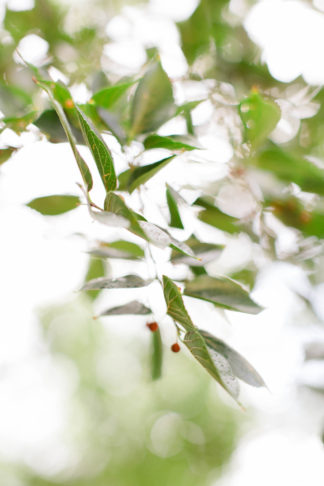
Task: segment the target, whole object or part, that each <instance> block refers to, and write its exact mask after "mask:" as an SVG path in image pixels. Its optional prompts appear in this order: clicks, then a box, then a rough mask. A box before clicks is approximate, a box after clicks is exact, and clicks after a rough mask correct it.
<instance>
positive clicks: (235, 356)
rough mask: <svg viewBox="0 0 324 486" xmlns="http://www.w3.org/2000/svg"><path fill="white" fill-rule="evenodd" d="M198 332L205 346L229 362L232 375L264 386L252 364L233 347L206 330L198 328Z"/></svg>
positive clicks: (255, 384) (254, 384)
mask: <svg viewBox="0 0 324 486" xmlns="http://www.w3.org/2000/svg"><path fill="white" fill-rule="evenodd" d="M199 332H200V334H201V335H202V336H203V338H204V339H205V342H206V344H207V347H208V348H209V349H212V350H214V351H216V352H217V353H219V354H221V355H222V356H224V358H226V359H227V361H228V362H229V364H230V366H231V368H232V371H233V373H234V375H235V376H236V377H237V378H239V379H240V380H242V381H245V383H248V384H249V385H251V386H256V387H261V386H266V385H265V383H264V381H263V379H262V377H261V376H260V375H259V373H258V372H257V371H256V370H255V369H254V368H253V366H252V365H251V364H250V363H249V362H248V361H247V360H246V359H245V358H243V356H241V355H240V354H239V353H238V352H237V351H235V349H233V348H231V347H230V346H228V344H226V343H224V341H222V340H221V339H218V338H216V337H215V336H213V335H212V334H209V332H207V331H202V330H199Z"/></svg>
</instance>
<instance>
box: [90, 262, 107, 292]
mask: <svg viewBox="0 0 324 486" xmlns="http://www.w3.org/2000/svg"><path fill="white" fill-rule="evenodd" d="M105 273H106V265H105V263H104V262H103V261H102V259H101V258H93V257H92V256H91V257H90V259H89V266H88V271H87V274H86V277H85V282H89V281H90V280H93V279H94V278H99V277H104V275H105ZM99 294H100V290H95V291H91V292H87V295H88V297H89V298H90V299H91V300H95V299H96V298H97V297H98V295H99Z"/></svg>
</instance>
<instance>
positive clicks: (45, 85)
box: [31, 66, 93, 192]
mask: <svg viewBox="0 0 324 486" xmlns="http://www.w3.org/2000/svg"><path fill="white" fill-rule="evenodd" d="M31 68H32V69H33V70H34V72H35V68H33V66H31ZM36 73H37V69H36ZM36 83H37V84H38V85H39V86H40V87H41V88H42V89H44V91H46V93H47V94H48V97H49V98H50V100H51V103H52V105H53V106H54V108H55V111H56V113H57V115H58V117H59V119H60V122H61V124H62V126H63V128H64V131H65V134H66V136H67V139H68V141H69V143H70V145H71V148H72V151H73V154H74V157H75V160H76V162H77V164H78V167H79V170H80V172H81V175H82V179H83V182H84V184H85V186H86V188H87V191H88V192H89V191H90V190H91V189H92V184H93V182H92V176H91V172H90V171H89V168H88V166H87V164H86V162H85V161H84V159H83V158H82V157H81V155H80V153H79V151H78V149H77V147H76V141H75V138H74V135H73V132H72V130H71V127H70V124H69V122H68V120H67V118H66V115H65V113H64V110H63V108H62V106H61V105H60V103H59V102H58V101H57V100H56V99H55V97H54V94H53V90H54V89H55V83H52V82H48V81H43V80H41V79H39V78H38V77H37V79H36Z"/></svg>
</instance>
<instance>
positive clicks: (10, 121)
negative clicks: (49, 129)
mask: <svg viewBox="0 0 324 486" xmlns="http://www.w3.org/2000/svg"><path fill="white" fill-rule="evenodd" d="M36 115H37V113H36V111H31V112H30V113H27V114H26V115H23V116H20V117H6V118H2V120H1V122H2V123H4V124H5V126H4V128H10V129H11V130H13V131H14V132H16V133H18V134H20V133H21V132H23V131H24V130H26V128H27V126H28V125H30V124H31V123H33V121H34V120H35V118H36Z"/></svg>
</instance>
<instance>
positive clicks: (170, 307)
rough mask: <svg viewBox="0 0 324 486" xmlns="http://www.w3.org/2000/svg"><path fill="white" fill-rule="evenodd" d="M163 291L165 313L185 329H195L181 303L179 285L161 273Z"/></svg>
mask: <svg viewBox="0 0 324 486" xmlns="http://www.w3.org/2000/svg"><path fill="white" fill-rule="evenodd" d="M163 292H164V298H165V302H166V305H167V314H168V315H169V316H170V317H172V319H174V320H175V321H177V322H179V323H180V324H181V325H182V326H183V327H184V329H185V330H186V331H192V330H195V329H196V328H195V326H194V324H193V322H192V320H191V318H190V316H189V314H188V312H187V309H186V308H185V305H184V303H183V299H182V295H181V291H180V289H179V287H177V285H176V284H175V283H174V282H173V281H172V280H171V279H170V278H169V277H167V276H166V275H163Z"/></svg>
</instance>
